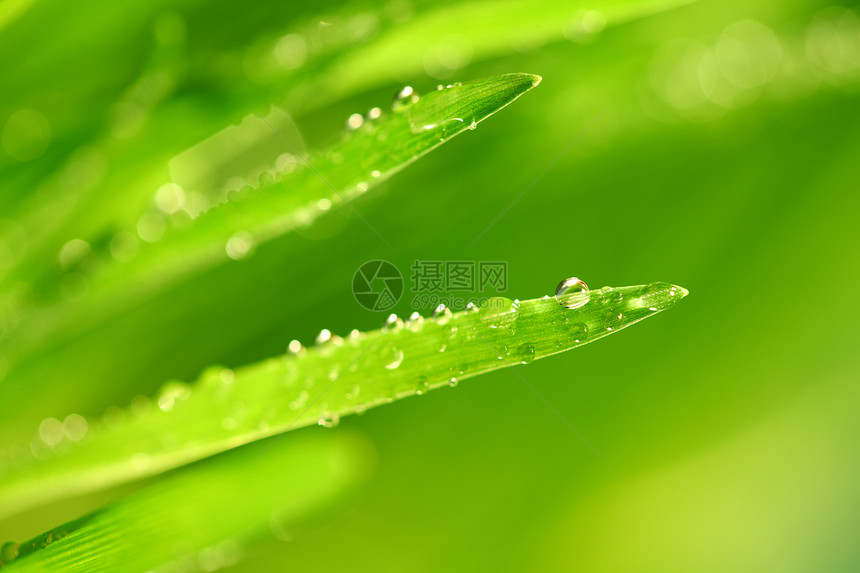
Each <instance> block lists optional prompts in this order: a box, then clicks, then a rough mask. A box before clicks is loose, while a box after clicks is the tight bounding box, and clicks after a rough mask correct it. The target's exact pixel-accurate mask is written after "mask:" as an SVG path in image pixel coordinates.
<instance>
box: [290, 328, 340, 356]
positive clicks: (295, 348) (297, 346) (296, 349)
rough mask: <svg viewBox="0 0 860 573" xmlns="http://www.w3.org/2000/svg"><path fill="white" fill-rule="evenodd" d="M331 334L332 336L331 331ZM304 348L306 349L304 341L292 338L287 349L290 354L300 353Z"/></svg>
mask: <svg viewBox="0 0 860 573" xmlns="http://www.w3.org/2000/svg"><path fill="white" fill-rule="evenodd" d="M329 336H331V333H329ZM303 350H304V347H303V346H302V343H301V342H299V341H298V340H291V341H290V343H289V345H287V351H288V352H289V353H290V354H299V353H300V352H302V351H303Z"/></svg>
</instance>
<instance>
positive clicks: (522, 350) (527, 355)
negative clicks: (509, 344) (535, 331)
mask: <svg viewBox="0 0 860 573" xmlns="http://www.w3.org/2000/svg"><path fill="white" fill-rule="evenodd" d="M517 358H519V359H520V362H521V363H522V364H528V363H530V362H532V361H534V359H535V347H534V345H532V344H523V345H521V346H520V347H519V348H517Z"/></svg>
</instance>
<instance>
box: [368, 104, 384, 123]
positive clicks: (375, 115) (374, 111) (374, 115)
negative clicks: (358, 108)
mask: <svg viewBox="0 0 860 573" xmlns="http://www.w3.org/2000/svg"><path fill="white" fill-rule="evenodd" d="M380 117H382V110H381V109H379V108H378V107H374V108H371V110H370V111H368V112H367V119H369V120H374V119H379V118H380Z"/></svg>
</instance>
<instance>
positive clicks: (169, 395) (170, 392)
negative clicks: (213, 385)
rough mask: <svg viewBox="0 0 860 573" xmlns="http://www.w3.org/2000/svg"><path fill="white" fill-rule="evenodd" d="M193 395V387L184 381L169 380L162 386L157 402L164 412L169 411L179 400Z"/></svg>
mask: <svg viewBox="0 0 860 573" xmlns="http://www.w3.org/2000/svg"><path fill="white" fill-rule="evenodd" d="M190 395H191V387H190V386H188V384H186V383H184V382H168V383H167V384H165V385H164V386H163V387H162V388H161V392H159V394H158V399H157V400H156V403H157V404H158V409H159V410H161V411H162V412H169V411H171V410H172V409H173V407H174V406H176V404H177V403H178V402H181V401H182V400H185V399H186V398H188V396H190Z"/></svg>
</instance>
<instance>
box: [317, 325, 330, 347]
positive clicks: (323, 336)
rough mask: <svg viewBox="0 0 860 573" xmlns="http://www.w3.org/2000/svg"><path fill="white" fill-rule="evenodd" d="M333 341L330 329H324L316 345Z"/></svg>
mask: <svg viewBox="0 0 860 573" xmlns="http://www.w3.org/2000/svg"><path fill="white" fill-rule="evenodd" d="M329 340H331V331H330V330H329V329H328V328H323V329H322V330H320V333H319V334H317V337H316V343H317V344H325V343H326V342H328V341H329Z"/></svg>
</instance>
